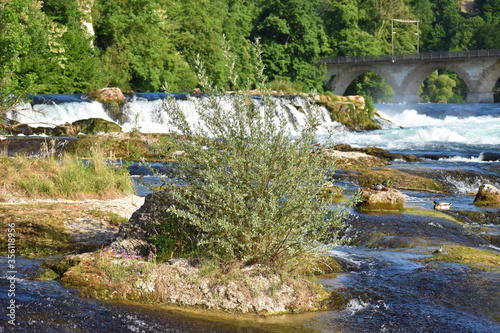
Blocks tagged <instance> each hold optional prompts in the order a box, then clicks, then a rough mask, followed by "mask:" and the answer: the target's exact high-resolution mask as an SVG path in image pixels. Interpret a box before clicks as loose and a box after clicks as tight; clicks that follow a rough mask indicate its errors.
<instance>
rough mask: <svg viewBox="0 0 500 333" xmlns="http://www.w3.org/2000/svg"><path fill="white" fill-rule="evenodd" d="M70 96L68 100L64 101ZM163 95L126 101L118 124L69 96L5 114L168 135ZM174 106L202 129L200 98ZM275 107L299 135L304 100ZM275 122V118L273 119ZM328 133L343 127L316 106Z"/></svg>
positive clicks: (288, 99) (225, 101)
mask: <svg viewBox="0 0 500 333" xmlns="http://www.w3.org/2000/svg"><path fill="white" fill-rule="evenodd" d="M68 96H69V97H72V98H68ZM165 97H166V95H165V94H161V93H147V94H136V95H134V96H133V97H132V98H128V99H127V101H126V102H125V103H124V104H123V105H122V107H121V109H120V111H121V112H122V113H123V115H124V116H125V117H121V118H120V119H121V120H120V121H121V122H118V121H117V120H116V119H115V120H113V117H111V116H110V114H109V113H108V112H107V111H106V109H105V108H104V107H103V105H102V104H101V103H98V102H91V101H87V100H84V99H81V98H80V97H75V96H73V95H60V96H58V95H40V96H37V97H36V98H34V101H33V102H32V103H31V104H30V103H22V104H21V105H19V107H18V111H19V112H17V113H9V114H8V115H7V116H8V117H9V118H10V119H13V120H16V121H19V122H22V123H27V124H30V125H32V126H51V127H52V126H56V125H61V124H64V123H67V122H69V123H72V122H74V121H76V120H80V119H87V118H102V119H105V120H108V121H114V122H116V123H118V124H119V125H120V126H122V129H123V131H124V132H130V131H132V130H134V129H138V130H139V131H141V132H143V133H171V132H174V131H175V128H173V127H172V126H171V125H170V124H169V120H170V119H169V116H168V114H167V112H166V111H165V110H164V99H165ZM174 97H175V98H176V100H177V104H178V107H179V108H180V109H181V110H182V111H183V112H184V114H185V115H186V120H187V121H188V123H190V124H191V125H194V126H200V127H201V128H204V126H203V123H202V122H200V119H199V117H198V114H197V112H196V107H197V105H199V104H200V102H201V100H202V99H204V97H193V96H190V95H189V94H174ZM273 99H274V102H275V104H276V110H275V112H276V115H281V116H283V117H285V118H286V119H287V120H288V123H289V126H288V127H287V129H288V130H289V131H290V133H291V135H297V134H299V133H300V132H301V131H302V129H303V128H304V126H305V123H306V117H305V114H304V112H303V110H307V109H308V107H309V106H308V104H307V101H306V100H305V99H304V98H302V97H299V96H284V97H279V98H278V97H273ZM231 100H232V97H230V96H221V97H219V104H220V106H221V108H222V109H228V108H231V107H232V106H231V104H232V101H231ZM252 102H253V103H254V105H255V107H256V109H261V101H260V99H259V98H253V99H252ZM275 121H276V122H278V117H276V118H275ZM331 130H335V131H337V132H344V131H346V129H345V127H344V126H343V125H342V124H340V123H338V122H334V121H332V120H331V119H330V115H329V113H328V111H327V109H326V108H324V107H319V125H318V126H317V134H318V135H326V134H328V133H329V132H330V131H331Z"/></svg>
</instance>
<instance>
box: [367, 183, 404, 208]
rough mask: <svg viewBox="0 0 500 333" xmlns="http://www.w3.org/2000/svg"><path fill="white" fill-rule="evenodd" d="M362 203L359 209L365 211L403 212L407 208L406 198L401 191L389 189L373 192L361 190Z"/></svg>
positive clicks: (368, 189)
mask: <svg viewBox="0 0 500 333" xmlns="http://www.w3.org/2000/svg"><path fill="white" fill-rule="evenodd" d="M360 191H361V192H362V194H361V201H360V202H359V203H358V204H357V207H358V208H361V209H364V210H402V209H404V208H405V196H404V194H403V193H401V192H400V191H398V190H396V189H394V188H389V189H388V190H387V191H377V190H372V189H370V188H368V187H364V188H362V189H361V190H360Z"/></svg>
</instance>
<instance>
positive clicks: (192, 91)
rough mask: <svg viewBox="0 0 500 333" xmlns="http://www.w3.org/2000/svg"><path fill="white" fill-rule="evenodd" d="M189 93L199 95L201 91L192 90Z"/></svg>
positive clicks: (198, 89)
mask: <svg viewBox="0 0 500 333" xmlns="http://www.w3.org/2000/svg"><path fill="white" fill-rule="evenodd" d="M189 93H190V94H201V89H200V88H194V89H193V90H191V91H190V92H189Z"/></svg>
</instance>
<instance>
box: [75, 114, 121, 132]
mask: <svg viewBox="0 0 500 333" xmlns="http://www.w3.org/2000/svg"><path fill="white" fill-rule="evenodd" d="M72 125H74V126H78V127H79V128H80V132H81V133H85V134H99V133H110V132H121V131H122V129H121V127H120V125H118V124H115V123H113V122H111V121H108V120H104V119H101V118H89V119H81V120H77V121H75V122H73V124H72Z"/></svg>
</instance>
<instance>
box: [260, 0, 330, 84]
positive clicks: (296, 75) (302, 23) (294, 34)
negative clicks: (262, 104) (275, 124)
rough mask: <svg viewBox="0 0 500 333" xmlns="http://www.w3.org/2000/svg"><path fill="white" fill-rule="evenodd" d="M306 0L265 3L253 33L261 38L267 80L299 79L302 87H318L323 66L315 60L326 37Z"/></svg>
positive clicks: (297, 80)
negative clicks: (319, 66) (318, 64)
mask: <svg viewBox="0 0 500 333" xmlns="http://www.w3.org/2000/svg"><path fill="white" fill-rule="evenodd" d="M313 9H314V8H313V7H312V6H311V4H310V3H309V2H308V1H301V0H271V1H269V2H267V3H265V4H264V5H263V7H262V9H261V13H260V15H259V17H258V19H257V22H256V24H255V29H254V33H253V36H254V37H260V38H262V43H263V45H264V46H263V57H264V63H265V65H266V73H267V75H269V78H270V79H271V80H274V79H287V80H289V81H291V82H300V83H301V84H302V85H303V86H304V88H305V89H306V90H309V89H313V88H316V89H318V90H322V79H323V76H324V73H325V71H324V69H321V68H317V67H316V61H317V58H318V56H319V55H320V53H321V51H322V48H323V47H324V46H323V45H321V44H320V42H321V43H325V42H326V40H327V38H326V35H325V32H324V30H323V28H322V26H320V25H319V24H317V20H316V19H315V18H314V17H315V12H314V10H313Z"/></svg>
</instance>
